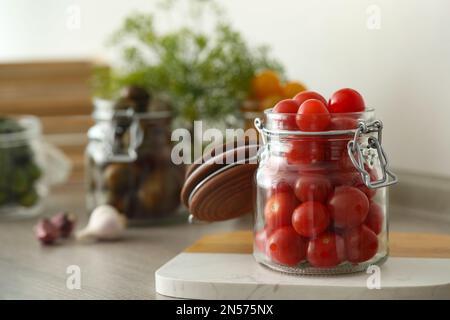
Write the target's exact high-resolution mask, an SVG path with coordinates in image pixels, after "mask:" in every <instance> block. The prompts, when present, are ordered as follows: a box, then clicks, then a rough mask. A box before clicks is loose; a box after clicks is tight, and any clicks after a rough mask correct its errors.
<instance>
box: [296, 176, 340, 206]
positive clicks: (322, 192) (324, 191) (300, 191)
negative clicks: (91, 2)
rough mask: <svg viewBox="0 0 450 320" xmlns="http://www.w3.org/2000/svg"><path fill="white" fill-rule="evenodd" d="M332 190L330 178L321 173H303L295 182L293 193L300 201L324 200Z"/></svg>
mask: <svg viewBox="0 0 450 320" xmlns="http://www.w3.org/2000/svg"><path fill="white" fill-rule="evenodd" d="M332 190H333V187H332V185H331V182H330V180H328V178H327V177H325V176H323V175H316V174H315V175H312V174H304V175H301V176H300V178H298V179H297V181H296V183H295V191H294V192H295V195H296V196H297V198H298V199H299V200H300V201H302V202H305V201H319V202H325V201H326V200H327V198H328V195H329V194H330V193H331V191H332Z"/></svg>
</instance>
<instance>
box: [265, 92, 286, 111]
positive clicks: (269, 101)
mask: <svg viewBox="0 0 450 320" xmlns="http://www.w3.org/2000/svg"><path fill="white" fill-rule="evenodd" d="M281 100H283V97H282V96H270V97H267V98H265V99H264V100H263V101H262V102H261V104H260V105H259V107H260V110H261V111H263V110H266V109H269V108H273V107H274V106H275V105H276V104H277V103H278V102H279V101H281Z"/></svg>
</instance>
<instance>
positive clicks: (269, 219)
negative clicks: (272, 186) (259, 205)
mask: <svg viewBox="0 0 450 320" xmlns="http://www.w3.org/2000/svg"><path fill="white" fill-rule="evenodd" d="M297 205H298V200H297V198H296V197H295V195H294V194H292V193H286V192H282V193H276V194H274V195H273V196H271V197H270V198H269V200H268V201H267V203H266V206H265V208H264V217H265V221H266V226H267V228H269V229H270V230H274V229H277V228H280V227H284V226H289V225H291V219H292V213H293V212H294V210H295V208H296V207H297Z"/></svg>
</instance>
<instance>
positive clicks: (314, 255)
mask: <svg viewBox="0 0 450 320" xmlns="http://www.w3.org/2000/svg"><path fill="white" fill-rule="evenodd" d="M307 258H308V262H309V263H310V264H311V265H312V266H314V267H318V268H326V267H328V268H329V267H334V266H337V265H338V264H340V263H341V262H343V261H344V260H345V244H344V239H342V237H341V236H339V235H337V234H335V233H333V232H325V233H322V234H321V235H319V236H318V237H317V238H315V239H312V240H309V244H308V252H307Z"/></svg>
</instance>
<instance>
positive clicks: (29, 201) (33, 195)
mask: <svg viewBox="0 0 450 320" xmlns="http://www.w3.org/2000/svg"><path fill="white" fill-rule="evenodd" d="M38 199H39V196H38V194H37V192H36V190H34V189H31V190H30V191H28V192H27V193H25V194H24V195H22V196H21V197H20V198H19V204H20V205H22V206H24V207H32V206H33V205H35V204H36V203H37V201H38Z"/></svg>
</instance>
